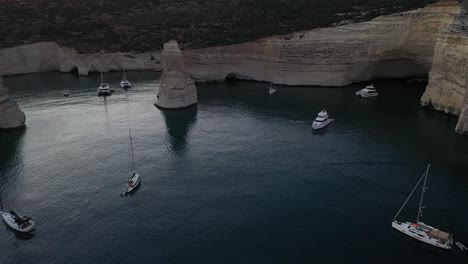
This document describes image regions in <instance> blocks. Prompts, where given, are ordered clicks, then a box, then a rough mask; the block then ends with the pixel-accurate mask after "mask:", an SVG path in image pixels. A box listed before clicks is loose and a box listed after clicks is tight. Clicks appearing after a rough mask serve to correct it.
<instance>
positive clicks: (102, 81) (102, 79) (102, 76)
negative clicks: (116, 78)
mask: <svg viewBox="0 0 468 264" xmlns="http://www.w3.org/2000/svg"><path fill="white" fill-rule="evenodd" d="M101 83H104V75H103V74H102V70H101Z"/></svg>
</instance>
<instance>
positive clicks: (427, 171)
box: [416, 164, 431, 223]
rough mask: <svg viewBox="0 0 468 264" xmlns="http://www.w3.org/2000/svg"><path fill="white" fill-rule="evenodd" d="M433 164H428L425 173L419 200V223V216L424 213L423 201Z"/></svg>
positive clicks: (417, 220)
mask: <svg viewBox="0 0 468 264" xmlns="http://www.w3.org/2000/svg"><path fill="white" fill-rule="evenodd" d="M430 167H431V165H430V164H429V165H427V169H426V173H425V174H424V184H423V188H422V191H421V199H420V200H419V208H418V216H417V217H416V223H419V217H420V216H421V215H422V203H423V198H424V192H425V191H426V182H427V174H429V168H430Z"/></svg>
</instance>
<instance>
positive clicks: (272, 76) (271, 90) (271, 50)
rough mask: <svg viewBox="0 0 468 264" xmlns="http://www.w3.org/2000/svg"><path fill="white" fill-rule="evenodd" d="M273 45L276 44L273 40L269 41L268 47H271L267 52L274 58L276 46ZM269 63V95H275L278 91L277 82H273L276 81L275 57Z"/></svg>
mask: <svg viewBox="0 0 468 264" xmlns="http://www.w3.org/2000/svg"><path fill="white" fill-rule="evenodd" d="M273 45H274V44H273V43H271V42H268V43H267V47H269V49H268V52H267V53H268V54H269V55H270V57H272V58H273V56H274V55H273V48H274V47H273ZM269 65H270V67H269V69H268V71H269V75H270V86H269V87H268V94H269V95H273V94H274V93H276V88H275V84H274V82H273V81H274V75H273V59H272V60H271V61H270V63H269Z"/></svg>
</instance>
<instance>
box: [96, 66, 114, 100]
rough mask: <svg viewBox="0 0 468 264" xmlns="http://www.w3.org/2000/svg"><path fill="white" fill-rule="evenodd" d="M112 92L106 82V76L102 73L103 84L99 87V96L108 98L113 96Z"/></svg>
mask: <svg viewBox="0 0 468 264" xmlns="http://www.w3.org/2000/svg"><path fill="white" fill-rule="evenodd" d="M111 94H112V91H111V89H110V86H109V84H108V83H105V82H104V76H103V74H102V71H101V84H100V85H99V88H98V89H97V95H98V96H108V95H111Z"/></svg>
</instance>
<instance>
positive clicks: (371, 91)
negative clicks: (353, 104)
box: [356, 84, 379, 97]
mask: <svg viewBox="0 0 468 264" xmlns="http://www.w3.org/2000/svg"><path fill="white" fill-rule="evenodd" d="M378 95H379V93H377V91H376V90H375V87H374V85H373V84H371V85H368V86H366V87H365V88H363V89H361V90H359V91H357V92H356V96H359V97H375V96H378Z"/></svg>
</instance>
